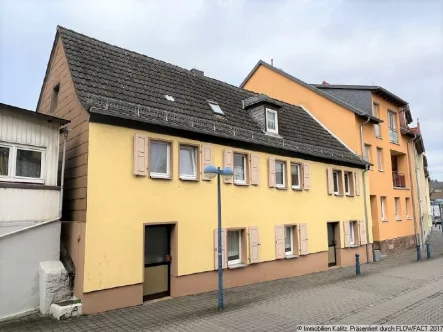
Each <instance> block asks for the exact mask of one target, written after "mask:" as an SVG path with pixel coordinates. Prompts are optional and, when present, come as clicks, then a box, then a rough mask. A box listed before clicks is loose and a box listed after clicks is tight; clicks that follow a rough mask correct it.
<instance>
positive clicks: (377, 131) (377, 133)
mask: <svg viewBox="0 0 443 332" xmlns="http://www.w3.org/2000/svg"><path fill="white" fill-rule="evenodd" d="M374 131H375V137H378V138H380V137H381V131H380V124H379V123H376V124H374Z"/></svg>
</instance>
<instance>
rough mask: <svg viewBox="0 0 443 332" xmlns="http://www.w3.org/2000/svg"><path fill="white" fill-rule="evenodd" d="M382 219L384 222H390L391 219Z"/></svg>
mask: <svg viewBox="0 0 443 332" xmlns="http://www.w3.org/2000/svg"><path fill="white" fill-rule="evenodd" d="M381 221H382V222H388V221H389V220H388V219H382V220H381Z"/></svg>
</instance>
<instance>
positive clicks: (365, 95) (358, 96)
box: [327, 89, 372, 115]
mask: <svg viewBox="0 0 443 332" xmlns="http://www.w3.org/2000/svg"><path fill="white" fill-rule="evenodd" d="M327 93H328V94H330V95H332V96H334V97H336V98H338V99H340V100H342V101H344V102H345V103H347V104H349V105H353V106H355V107H356V108H358V109H359V110H361V111H363V112H364V113H366V114H369V115H372V107H371V106H372V99H371V92H370V91H368V90H343V89H337V90H335V89H334V90H332V89H331V90H327Z"/></svg>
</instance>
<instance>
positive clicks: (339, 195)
mask: <svg viewBox="0 0 443 332" xmlns="http://www.w3.org/2000/svg"><path fill="white" fill-rule="evenodd" d="M334 196H338V197H343V194H337V193H334Z"/></svg>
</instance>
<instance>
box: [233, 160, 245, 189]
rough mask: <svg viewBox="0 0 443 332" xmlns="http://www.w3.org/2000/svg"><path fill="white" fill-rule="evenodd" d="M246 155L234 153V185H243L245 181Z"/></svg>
mask: <svg viewBox="0 0 443 332" xmlns="http://www.w3.org/2000/svg"><path fill="white" fill-rule="evenodd" d="M246 160H247V159H246V155H244V154H239V153H234V183H239V184H245V183H246V179H247V168H246Z"/></svg>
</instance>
